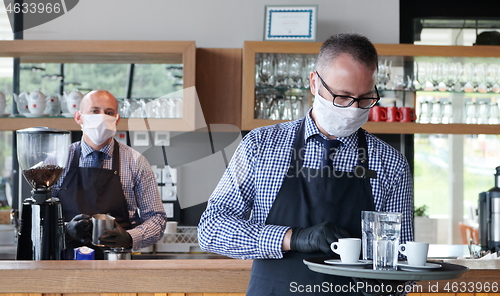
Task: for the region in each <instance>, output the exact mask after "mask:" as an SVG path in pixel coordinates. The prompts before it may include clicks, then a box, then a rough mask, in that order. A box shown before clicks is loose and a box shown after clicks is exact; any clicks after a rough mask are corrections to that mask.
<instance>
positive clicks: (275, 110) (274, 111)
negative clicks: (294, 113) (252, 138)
mask: <svg viewBox="0 0 500 296" xmlns="http://www.w3.org/2000/svg"><path fill="white" fill-rule="evenodd" d="M269 119H271V120H279V119H281V114H280V109H279V106H278V100H277V99H273V100H272V102H271V107H270V108H269Z"/></svg>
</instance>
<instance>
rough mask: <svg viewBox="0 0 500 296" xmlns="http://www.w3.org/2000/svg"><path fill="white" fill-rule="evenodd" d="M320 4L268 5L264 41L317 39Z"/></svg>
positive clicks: (266, 7)
mask: <svg viewBox="0 0 500 296" xmlns="http://www.w3.org/2000/svg"><path fill="white" fill-rule="evenodd" d="M317 20H318V5H266V6H265V18H264V22H265V23H264V41H312V42H314V41H316V27H317Z"/></svg>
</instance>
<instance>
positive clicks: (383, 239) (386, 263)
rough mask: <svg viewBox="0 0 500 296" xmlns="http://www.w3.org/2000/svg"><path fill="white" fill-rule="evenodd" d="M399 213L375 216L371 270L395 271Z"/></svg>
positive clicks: (399, 221) (398, 236)
mask: <svg viewBox="0 0 500 296" xmlns="http://www.w3.org/2000/svg"><path fill="white" fill-rule="evenodd" d="M400 235H401V213H393V212H379V213H378V214H377V215H376V216H375V231H374V238H375V240H374V241H373V245H374V248H373V269H375V270H397V268H398V247H399V238H400Z"/></svg>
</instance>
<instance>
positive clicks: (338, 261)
mask: <svg viewBox="0 0 500 296" xmlns="http://www.w3.org/2000/svg"><path fill="white" fill-rule="evenodd" d="M325 263H328V264H335V265H368V264H372V261H371V260H359V261H358V262H355V263H345V262H342V261H340V259H329V260H325Z"/></svg>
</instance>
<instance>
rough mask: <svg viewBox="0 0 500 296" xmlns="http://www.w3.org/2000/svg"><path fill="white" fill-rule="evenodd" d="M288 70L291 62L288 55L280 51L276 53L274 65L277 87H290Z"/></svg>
mask: <svg viewBox="0 0 500 296" xmlns="http://www.w3.org/2000/svg"><path fill="white" fill-rule="evenodd" d="M288 71H289V62H288V55H287V54H283V53H278V54H277V55H276V60H275V66H274V77H275V78H276V84H275V86H276V87H288V81H287V80H288Z"/></svg>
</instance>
